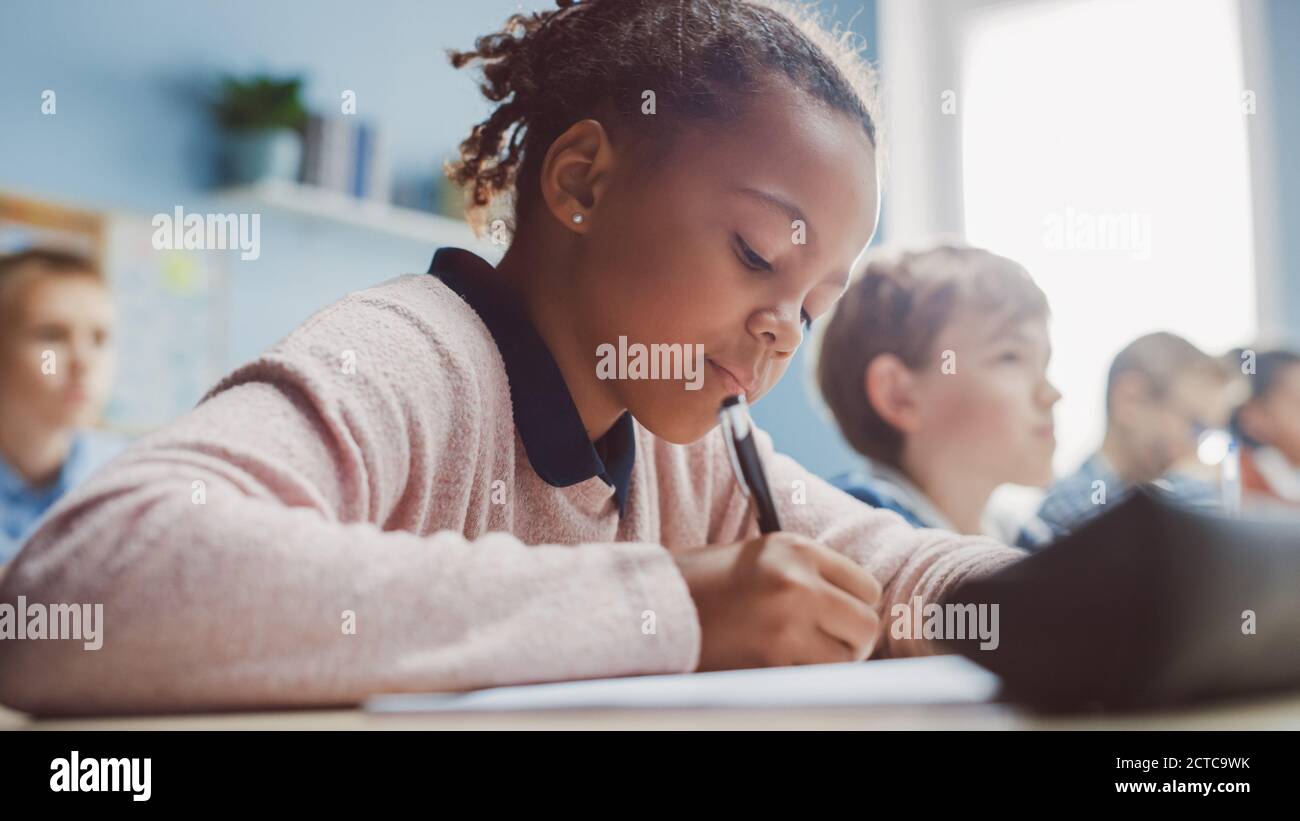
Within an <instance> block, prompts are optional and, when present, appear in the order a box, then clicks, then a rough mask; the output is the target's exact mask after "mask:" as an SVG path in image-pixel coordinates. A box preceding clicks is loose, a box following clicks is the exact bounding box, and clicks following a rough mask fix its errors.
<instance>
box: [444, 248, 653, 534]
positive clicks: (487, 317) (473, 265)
mask: <svg viewBox="0 0 1300 821" xmlns="http://www.w3.org/2000/svg"><path fill="white" fill-rule="evenodd" d="M429 273H430V274H433V275H434V276H436V277H438V278H439V279H441V280H442V282H443V284H445V285H446V286H447V287H448V288H451V289H452V290H453V291H455V292H456V293H457V294H458V295H460V298H461V299H463V300H465V303H466V304H467V305H469V306H470V307H471V308H473V309H474V311H475V312H476V313H477V314H478V315H479V318H480V319H482V320H483V324H484V325H486V326H487V329H488V331H489V332H490V333H491V334H492V338H493V340H494V341H495V342H496V345H497V349H498V350H499V351H500V352H501V359H502V361H503V362H504V363H505V366H506V378H507V379H508V380H509V382H510V399H511V404H512V405H513V408H514V417H515V427H516V428H517V429H518V430H519V436H520V438H522V439H523V442H524V451H525V452H526V453H527V454H528V461H529V462H530V463H531V464H532V466H533V470H535V471H536V472H537V475H538V476H540V477H542V479H543V480H544V481H545V482H546V483H547V484H549V485H551V486H553V487H569V486H570V485H576V484H578V483H579V482H585V481H586V480H588V479H590V478H592V477H593V476H599V477H600V478H601V479H603V480H604V481H605V484H607V485H610V486H612V487H613V488H614V496H615V498H616V500H617V502H618V512H619V515H620V516H622V515H623V510H624V509H625V507H626V506H627V490H628V483H629V481H630V480H631V477H632V462H633V460H634V459H635V458H636V433H635V431H634V430H633V425H632V415H631V414H630V413H627V412H624V413H623V415H622V416H620V417H619V418H618V421H617V422H615V423H614V426H613V427H612V428H610V429H609V431H608V432H607V433H606V434H605V435H604V436H602V437H601V438H600V439H598V440H597V441H596V442H595V443H592V442H591V440H590V439H588V438H587V429H586V427H585V426H584V425H583V424H582V417H581V416H579V415H578V408H577V407H576V406H575V405H574V404H573V397H572V396H571V395H570V394H569V389H568V387H567V386H566V385H565V383H564V376H563V374H561V373H560V366H559V365H558V364H556V362H555V358H554V357H553V356H551V352H550V350H549V349H548V348H547V347H546V343H545V342H543V341H542V338H541V336H540V335H539V334H538V333H537V329H536V328H535V327H533V324H532V322H531V321H530V320H529V319H528V316H527V315H526V314H525V313H524V311H523V309H522V307H521V306H519V305H518V304H517V302H516V301H515V300H514V299H513V297H512V296H511V295H510V294H509V293H508V292H506V291H504V290H503V289H502V288H500V287H498V286H497V285H496V284H495V282H496V281H495V279H494V278H493V270H492V264H491V263H489V262H488V261H487V260H485V259H483V258H482V257H480V256H479V255H478V254H475V253H473V252H471V251H466V250H465V249H463V248H439V249H438V251H437V253H435V254H434V255H433V262H432V263H431V264H430V265H429ZM598 448H599V450H598ZM601 453H603V454H604V458H603V459H602V458H601Z"/></svg>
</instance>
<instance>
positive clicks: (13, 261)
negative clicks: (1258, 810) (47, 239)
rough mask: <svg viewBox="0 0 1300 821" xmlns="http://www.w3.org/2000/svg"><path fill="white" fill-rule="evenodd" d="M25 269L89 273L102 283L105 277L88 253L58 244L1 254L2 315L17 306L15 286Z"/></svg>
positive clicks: (0, 299)
mask: <svg viewBox="0 0 1300 821" xmlns="http://www.w3.org/2000/svg"><path fill="white" fill-rule="evenodd" d="M25 271H32V272H36V273H45V274H56V275H61V276H68V275H70V276H85V277H90V278H91V279H94V280H95V281H97V282H100V283H101V284H103V283H104V277H103V275H102V274H101V273H100V270H99V266H98V265H96V264H95V262H94V261H93V260H91V259H90V258H88V257H83V256H81V255H80V254H76V253H72V252H70V251H63V250H59V249H56V248H29V249H27V250H25V251H19V252H17V253H14V254H0V316H3V317H8V316H9V312H10V311H11V310H12V309H13V306H12V305H11V304H10V302H11V301H12V299H13V294H12V292H13V290H14V289H15V288H17V287H19V284H20V282H19V281H20V280H23V279H26V277H20V276H19V274H20V273H22V272H25Z"/></svg>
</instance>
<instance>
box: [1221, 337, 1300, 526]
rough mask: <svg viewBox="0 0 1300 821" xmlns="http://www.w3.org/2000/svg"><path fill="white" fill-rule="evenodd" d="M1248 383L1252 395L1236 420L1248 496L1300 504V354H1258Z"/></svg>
mask: <svg viewBox="0 0 1300 821" xmlns="http://www.w3.org/2000/svg"><path fill="white" fill-rule="evenodd" d="M1247 384H1248V386H1249V389H1250V394H1249V397H1248V398H1247V399H1246V401H1245V402H1244V403H1242V405H1241V406H1239V407H1238V408H1237V409H1236V410H1235V411H1233V413H1232V422H1231V430H1232V433H1233V435H1234V436H1236V437H1237V440H1238V441H1239V442H1240V443H1241V446H1242V447H1241V487H1242V491H1243V496H1244V501H1245V502H1246V503H1247V504H1249V503H1251V502H1252V501H1253V502H1256V503H1258V502H1264V503H1284V504H1288V505H1300V354H1298V353H1296V352H1294V351H1284V350H1274V351H1265V352H1263V353H1260V354H1258V355H1257V356H1256V357H1255V371H1254V373H1252V374H1249V375H1248V376H1247Z"/></svg>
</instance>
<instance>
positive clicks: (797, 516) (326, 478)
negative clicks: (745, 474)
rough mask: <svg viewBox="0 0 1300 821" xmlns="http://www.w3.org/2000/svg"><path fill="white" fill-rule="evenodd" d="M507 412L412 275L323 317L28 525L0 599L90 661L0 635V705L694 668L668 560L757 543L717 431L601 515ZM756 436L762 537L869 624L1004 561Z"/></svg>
mask: <svg viewBox="0 0 1300 821" xmlns="http://www.w3.org/2000/svg"><path fill="white" fill-rule="evenodd" d="M349 352H350V353H349ZM349 360H351V362H352V363H354V367H352V368H347V367H345V366H344V365H345V363H347V362H348V361H349ZM510 402H511V399H510V390H509V383H508V381H507V379H506V372H505V369H504V365H503V362H502V360H501V356H500V354H499V352H498V350H497V348H496V346H495V344H494V343H493V339H492V336H491V335H490V334H489V333H488V331H487V329H486V327H485V326H484V325H483V323H482V322H481V321H480V319H479V317H478V315H477V314H476V313H475V312H474V311H473V310H472V309H471V308H470V307H469V306H468V305H467V304H466V303H465V302H463V301H462V300H461V299H460V298H459V297H458V296H457V295H456V294H455V293H454V292H452V291H451V290H450V289H449V288H447V287H446V286H445V285H444V284H443V283H442V282H441V281H440V280H438V279H437V278H435V277H431V276H426V275H408V276H403V277H399V278H397V279H394V280H391V281H389V282H386V283H383V284H381V285H378V286H376V287H374V288H371V289H369V290H366V291H361V292H358V293H354V294H351V295H349V296H347V297H346V298H344V299H342V300H341V301H339V302H337V303H335V304H334V305H332V306H330V307H328V308H325V309H324V310H322V311H320V312H319V313H317V314H316V315H315V316H313V317H312V318H311V319H309V320H308V321H307V322H306V323H305V324H304V325H303V326H302V327H300V328H298V329H297V330H296V331H294V332H293V333H292V334H290V335H289V336H288V337H287V338H286V339H284V340H283V341H281V342H280V343H278V344H277V345H276V346H274V347H273V348H272V349H271V350H269V351H268V352H266V353H265V354H263V355H262V356H261V357H259V358H258V359H257V360H255V361H253V362H251V363H249V364H247V365H245V366H243V367H241V368H239V369H237V370H236V371H235V372H234V373H232V374H231V375H229V376H227V377H226V378H225V379H223V380H222V381H221V382H220V383H219V384H218V385H217V386H216V387H214V388H213V389H212V391H211V392H210V393H209V394H208V395H207V396H206V397H205V398H204V400H203V401H202V402H201V403H200V404H199V405H198V406H197V407H196V408H195V409H194V410H193V411H192V412H190V413H189V414H188V415H186V416H184V417H182V418H181V419H179V420H177V421H176V422H175V423H173V424H171V425H170V426H168V427H166V428H164V429H162V430H159V431H157V432H155V433H153V434H151V435H149V436H147V437H145V438H143V439H141V440H139V441H138V442H136V443H135V444H134V445H133V446H132V447H131V448H130V449H128V450H127V451H126V453H124V454H122V455H121V456H119V457H118V458H117V459H116V460H115V461H114V462H112V463H110V465H108V466H107V467H106V468H105V469H103V470H101V471H100V472H99V473H98V474H96V475H95V476H93V477H92V478H91V479H90V480H89V481H88V482H87V483H86V484H84V485H82V486H81V487H80V488H79V489H78V490H76V491H75V492H74V493H72V494H70V495H69V496H67V497H65V498H64V499H63V500H62V501H61V502H60V503H59V504H58V505H57V506H56V507H55V508H54V510H53V511H52V512H51V515H50V516H49V518H47V519H46V520H45V523H44V525H43V526H42V527H40V528H39V530H38V531H37V533H36V534H35V536H34V537H33V538H32V540H31V541H30V542H29V543H28V545H27V546H26V548H25V549H24V550H23V551H22V553H21V554H20V555H19V557H18V558H17V559H16V560H15V562H14V563H13V565H12V566H11V567H10V568H9V572H8V573H7V574H6V575H5V577H4V578H3V581H2V583H0V602H9V603H11V604H13V603H16V601H17V597H18V596H20V595H22V596H25V597H26V600H27V601H28V602H29V603H33V602H36V603H46V604H49V603H89V604H95V603H102V604H103V625H102V631H103V645H102V647H101V648H100V649H99V650H87V649H84V647H83V643H82V642H80V641H71V640H59V641H54V640H43V641H42V640H26V641H22V640H9V641H0V701H2V702H4V703H6V704H8V705H10V706H12V707H15V708H18V709H22V710H28V711H33V712H43V713H109V712H162V711H175V710H200V709H218V708H251V707H272V706H289V705H295V706H299V705H300V706H318V705H319V706H323V705H344V704H352V703H356V702H358V701H359V700H361V699H363V698H365V697H366V696H368V695H370V694H372V693H379V692H393V691H427V690H445V689H468V688H477V687H486V686H492V685H501V684H517V683H527V682H541V681H554V680H561V679H578V678H588V677H603V676H621V675H630V674H644V673H680V672H686V671H691V670H694V669H695V667H696V666H697V664H698V661H699V652H700V627H699V622H698V619H697V616H696V612H695V607H694V604H693V602H692V600H691V597H690V594H689V592H688V590H687V587H686V584H685V582H684V581H683V579H682V577H681V575H680V574H679V572H678V571H677V569H676V565H675V564H674V562H673V560H672V558H671V556H670V551H672V550H675V549H679V548H688V547H695V546H699V545H703V544H725V543H729V542H734V541H739V540H741V539H743V538H746V537H748V536H751V535H754V534H756V533H757V529H756V527H755V525H754V523H753V518H752V515H751V514H750V512H749V509H748V507H747V503H746V500H745V498H744V497H743V496H742V495H741V494H740V492H739V490H738V489H737V486H736V482H735V479H734V478H733V476H732V472H731V468H730V465H729V463H728V461H727V455H726V452H725V450H724V447H723V443H722V440H721V439H720V436H719V431H718V430H716V429H715V430H714V431H713V432H712V433H711V434H710V435H708V436H706V437H705V438H703V439H701V440H700V441H698V442H695V443H694V444H692V445H688V446H681V445H673V444H669V443H666V442H664V441H662V440H660V439H658V438H656V437H655V436H654V435H652V434H651V433H649V432H648V431H647V430H645V429H644V428H641V427H640V426H637V428H636V439H637V455H636V459H635V463H634V466H633V474H632V478H631V484H630V488H629V495H628V498H627V509H626V511H625V514H624V515H623V516H622V517H621V518H620V516H619V514H618V510H617V504H616V502H615V501H614V499H613V489H612V488H611V487H610V486H609V485H607V484H605V482H604V481H602V480H601V479H599V478H592V479H589V480H587V481H585V482H582V483H579V484H577V485H574V486H571V487H568V488H557V487H552V486H551V485H548V484H546V483H545V482H544V481H543V480H542V479H541V478H540V477H538V475H537V474H536V473H535V472H534V471H533V470H532V468H531V467H530V465H529V462H528V457H527V455H526V453H525V451H524V449H523V446H522V443H521V440H520V438H519V436H518V434H517V432H516V430H515V425H514V421H513V418H512V412H511V404H510ZM763 437H766V434H763ZM761 441H762V445H763V448H764V450H763V452H764V456H765V458H766V461H767V467H768V473H769V479H770V481H771V483H772V485H773V487H774V489H775V490H776V496H777V500H778V505H779V507H780V515H781V519H782V521H783V523H784V524H785V527H786V528H787V529H788V530H791V531H795V532H800V533H804V534H807V535H809V536H811V537H814V538H816V539H818V540H820V541H822V542H823V543H825V544H827V545H829V546H830V547H832V548H834V549H836V550H838V551H841V552H843V553H844V554H846V555H848V556H850V557H852V558H854V559H855V560H857V561H859V562H861V563H862V565H863V566H864V567H866V568H867V569H868V570H869V571H871V572H872V573H873V574H874V575H875V576H876V578H877V579H879V581H880V582H881V584H882V585H883V586H884V597H883V600H882V602H881V611H882V613H883V615H884V616H885V617H886V620H885V624H886V625H887V616H888V614H889V607H890V605H891V604H892V603H894V602H897V601H908V600H910V598H911V597H912V596H914V595H920V596H922V597H923V598H924V599H925V600H926V601H931V600H933V599H935V598H936V597H937V596H939V595H940V594H941V593H942V592H943V591H944V590H946V589H947V588H948V587H949V586H950V585H952V584H953V583H954V582H956V581H958V580H960V579H962V578H963V577H965V576H967V575H969V574H972V573H978V572H985V571H989V570H992V569H995V568H997V567H1000V566H1002V565H1004V564H1006V563H1008V562H1011V561H1014V560H1015V559H1017V558H1019V557H1020V556H1021V555H1022V554H1021V553H1020V552H1019V551H1017V550H1013V549H1011V548H1008V547H1005V546H1002V545H999V544H997V543H995V542H992V541H989V540H987V539H984V538H974V537H958V536H954V535H953V534H950V533H945V532H942V531H938V530H914V529H912V528H911V527H910V526H909V525H907V524H905V523H904V522H903V520H902V519H901V518H899V517H898V516H896V515H895V514H893V513H890V512H885V511H878V510H874V509H872V508H869V507H867V506H865V505H863V504H861V503H859V502H857V501H856V500H854V499H852V498H851V497H849V496H847V495H845V494H843V493H841V492H840V491H838V490H836V489H834V488H832V487H830V486H829V485H827V484H826V483H824V482H822V481H821V480H819V479H818V478H817V477H815V476H812V475H811V474H808V473H806V472H805V471H804V470H803V469H802V468H800V467H799V465H798V464H796V463H795V462H794V461H793V460H791V459H789V458H787V457H785V456H781V455H776V454H774V453H773V452H772V450H771V442H770V439H769V438H762V440H761ZM796 480H802V482H803V483H804V485H803V494H804V495H805V496H806V498H805V499H804V500H803V503H801V504H796V503H795V498H796V496H797V495H798V490H797V486H796V485H795V484H794V483H795V481H796ZM647 611H653V616H650V615H649V614H647ZM651 623H653V628H654V629H653V632H650V631H649V630H648V629H646V627H645V626H646V625H650V624H651ZM890 650H891V646H890V639H889V636H888V629H887V627H886V628H885V629H883V630H882V638H881V642H880V644H879V646H878V649H877V651H876V655H877V656H884V655H888V654H889V653H890Z"/></svg>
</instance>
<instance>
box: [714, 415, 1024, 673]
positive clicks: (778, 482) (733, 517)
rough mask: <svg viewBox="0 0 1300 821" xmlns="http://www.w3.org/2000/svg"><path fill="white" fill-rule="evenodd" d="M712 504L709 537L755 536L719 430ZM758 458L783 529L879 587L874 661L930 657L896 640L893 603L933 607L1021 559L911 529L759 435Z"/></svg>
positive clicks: (982, 544) (1019, 554) (979, 543)
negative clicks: (852, 565)
mask: <svg viewBox="0 0 1300 821" xmlns="http://www.w3.org/2000/svg"><path fill="white" fill-rule="evenodd" d="M712 436H713V437H714V441H713V442H712V443H711V446H710V447H711V453H712V460H713V461H714V463H715V467H714V469H713V470H712V471H711V472H712V475H713V477H714V497H715V499H719V502H718V503H715V505H714V507H713V511H712V518H713V522H712V523H711V525H710V530H711V538H712V539H713V540H716V541H718V542H723V543H725V542H733V541H740V540H742V539H745V538H750V537H752V536H755V535H758V527H757V525H756V524H755V523H754V516H753V514H752V512H751V508H750V502H749V500H748V499H747V498H746V497H745V496H743V495H742V494H741V492H740V489H739V486H738V485H737V484H736V481H735V478H734V476H733V474H732V471H731V469H730V465H729V463H727V461H726V460H727V455H726V451H725V444H724V442H723V440H722V438H721V434H720V432H719V431H714V433H713V434H712ZM758 446H759V452H760V454H761V455H762V457H763V464H764V466H765V468H766V470H767V474H768V483H769V484H770V485H771V487H772V493H773V496H774V498H775V501H776V506H777V513H778V515H779V516H780V518H781V527H782V529H784V530H787V531H789V532H792V533H800V534H803V535H805V536H808V537H809V538H812V539H815V540H817V541H819V542H821V543H822V544H824V545H826V546H827V547H830V548H832V549H834V550H836V551H838V552H840V553H843V554H844V555H846V556H848V557H849V558H851V559H853V560H855V561H856V562H858V563H859V564H860V565H861V566H862V567H864V568H865V569H866V570H867V571H869V572H870V573H871V574H872V575H873V576H875V577H876V580H877V581H879V582H880V585H881V587H882V589H883V593H882V595H881V599H880V605H879V608H878V609H879V612H880V617H881V633H880V640H879V642H878V643H877V644H876V649H875V651H874V652H873V657H876V658H884V657H890V656H910V655H919V654H924V653H927V652H930V648H928V647H927V645H926V643H925V642H924V641H923V640H911V639H895V638H893V636H891V635H890V618H891V616H890V614H891V612H892V610H893V607H894V606H895V605H897V604H906V605H907V606H908V608H909V609H911V608H914V607H915V605H916V602H915V598H916V597H920V600H921V603H922V606H924V605H925V604H929V603H931V602H938V601H939V599H940V598H942V597H943V595H944V594H946V593H947V592H948V591H949V590H951V589H952V588H953V587H954V586H955V585H956V584H957V583H958V582H960V581H962V580H963V579H966V578H969V577H971V576H974V575H979V574H984V573H990V572H992V571H994V570H997V569H999V568H1002V567H1005V566H1006V565H1008V564H1011V563H1012V562H1015V561H1018V560H1019V559H1021V558H1023V557H1024V556H1025V552H1024V551H1022V550H1019V549H1016V548H1012V547H1008V546H1007V545H1004V544H1002V543H1000V542H997V541H994V540H993V539H989V538H986V537H984V536H963V535H958V534H954V533H950V532H948V531H945V530H936V529H933V528H914V527H912V526H911V525H910V524H908V523H907V522H906V521H905V520H904V519H903V517H901V516H899V515H898V514H897V513H894V512H893V511H889V510H880V509H878V508H873V507H871V506H870V505H867V504H865V503H863V502H860V501H858V500H857V499H854V498H853V497H852V496H850V495H849V494H847V493H844V492H843V491H841V490H839V489H838V488H835V487H833V486H832V485H830V484H829V483H827V482H826V481H824V480H823V479H821V478H819V477H817V476H815V475H813V474H812V473H810V472H809V471H807V470H805V469H804V468H803V467H802V466H801V465H800V464H799V463H798V462H796V461H795V460H793V459H791V458H790V457H789V456H786V455H784V454H780V453H776V452H775V451H774V449H773V447H772V439H771V437H770V436H769V435H768V434H767V432H766V431H762V430H758Z"/></svg>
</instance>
